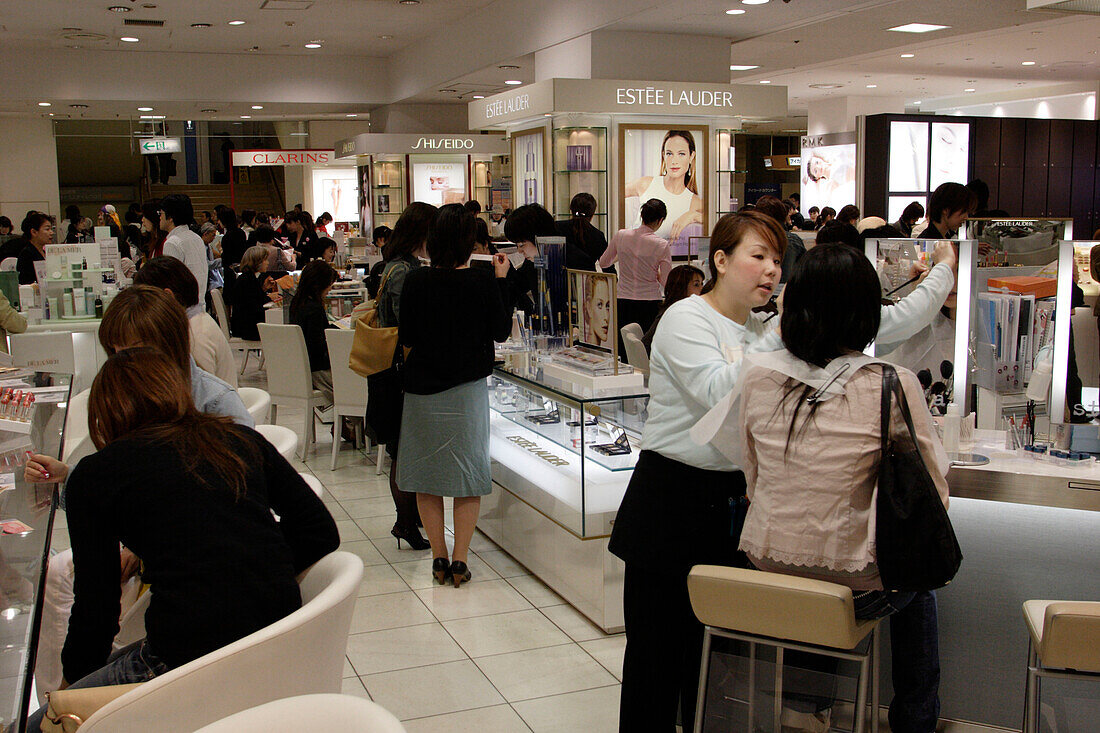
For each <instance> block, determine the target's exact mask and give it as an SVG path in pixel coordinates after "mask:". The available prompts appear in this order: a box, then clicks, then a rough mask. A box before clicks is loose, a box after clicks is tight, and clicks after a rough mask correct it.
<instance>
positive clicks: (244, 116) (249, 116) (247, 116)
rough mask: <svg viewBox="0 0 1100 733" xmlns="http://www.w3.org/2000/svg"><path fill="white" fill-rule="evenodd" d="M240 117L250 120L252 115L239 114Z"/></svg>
mask: <svg viewBox="0 0 1100 733" xmlns="http://www.w3.org/2000/svg"><path fill="white" fill-rule="evenodd" d="M241 119H242V120H251V119H252V115H241Z"/></svg>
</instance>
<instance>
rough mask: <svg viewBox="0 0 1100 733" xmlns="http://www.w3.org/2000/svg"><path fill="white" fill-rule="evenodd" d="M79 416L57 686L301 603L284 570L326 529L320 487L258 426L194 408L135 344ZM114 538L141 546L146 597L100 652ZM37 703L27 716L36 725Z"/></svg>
mask: <svg viewBox="0 0 1100 733" xmlns="http://www.w3.org/2000/svg"><path fill="white" fill-rule="evenodd" d="M88 423H89V429H90V431H91V435H92V440H93V441H94V443H95V446H96V448H97V449H98V450H99V452H98V453H96V454H95V455H92V456H89V457H87V458H85V459H84V460H82V461H81V462H80V465H79V466H77V468H76V470H74V471H73V474H72V477H71V478H70V480H69V484H68V488H67V493H68V510H69V511H68V518H69V536H70V538H71V540H72V546H73V556H74V557H75V558H76V564H77V567H78V568H79V572H78V573H77V575H76V585H75V595H76V601H75V603H74V604H73V609H72V616H71V618H70V619H69V630H68V635H67V636H66V639H65V647H64V650H63V651H62V655H61V656H62V663H63V665H64V673H65V676H64V679H65V680H72V681H73V684H72V685H71V687H73V688H81V687H96V686H102V685H115V684H126V683H131V682H145V681H146V680H149V679H151V678H153V677H156V676H158V675H161V674H164V673H165V672H168V671H170V670H172V669H175V668H177V667H179V666H181V665H184V664H186V663H188V662H190V661H192V660H194V659H197V658H199V657H201V656H203V655H205V654H209V653H211V652H213V651H215V650H217V649H220V648H222V647H224V646H226V645H227V644H231V643H233V642H234V641H237V640H238V639H241V638H244V637H245V636H248V635H249V634H251V633H253V632H255V631H258V630H260V629H262V628H264V627H265V626H268V625H270V624H272V623H274V622H275V621H278V620H279V619H281V618H283V617H285V616H287V615H288V614H291V613H293V612H294V611H295V610H297V609H298V608H300V607H301V605H302V598H301V592H300V590H299V587H298V583H297V580H296V576H297V575H298V574H299V573H301V572H302V571H303V570H305V569H306V568H308V567H309V566H310V565H312V564H313V563H315V562H317V561H318V560H320V559H321V558H322V557H324V556H325V555H327V554H329V553H330V552H333V551H334V550H336V549H337V547H338V546H339V543H340V539H339V535H338V534H337V530H336V523H335V522H334V521H333V519H332V516H331V515H330V514H329V512H328V510H327V509H326V508H325V506H324V504H322V503H321V500H320V499H318V498H317V495H316V494H314V493H313V491H312V490H311V489H310V488H309V486H308V485H307V484H306V483H305V482H304V481H303V480H302V478H301V476H299V475H298V473H297V472H296V471H295V470H294V468H293V467H292V466H291V465H290V464H289V463H287V461H286V459H284V458H283V457H282V456H281V455H279V453H278V451H277V450H276V449H275V448H274V447H273V446H272V445H271V444H270V443H268V442H267V441H266V440H265V439H264V438H263V437H262V436H261V435H259V434H258V433H256V432H255V431H253V430H250V429H248V428H242V427H240V426H237V425H234V424H233V423H232V422H231V421H230V420H229V419H228V418H225V417H217V416H214V415H207V414H204V413H201V412H199V411H198V410H197V409H196V408H195V404H194V403H193V402H192V401H191V390H190V388H189V385H188V383H187V379H186V378H185V376H184V374H182V373H181V371H180V370H179V369H178V368H177V365H176V364H174V363H173V362H172V360H170V359H169V358H168V357H167V356H165V355H164V354H162V353H161V352H159V351H157V350H155V349H151V348H145V347H142V348H134V349H125V350H123V351H120V352H118V353H117V354H115V355H113V356H111V357H110V358H109V359H108V360H107V363H106V364H105V365H104V366H103V369H102V370H101V371H100V373H99V374H98V375H97V376H96V378H95V381H94V382H93V383H92V391H91V397H90V400H89V409H88ZM120 466H125V467H126V470H124V471H120V470H119V467H120ZM272 512H274V513H276V514H278V515H279V517H280V520H279V521H278V522H276V521H275V518H274V517H273V516H272ZM199 527H201V528H202V531H196V528H199ZM120 543H122V544H123V545H125V546H126V547H128V548H130V549H132V550H133V551H134V552H135V553H136V554H137V555H138V556H139V557H141V560H142V564H143V566H144V570H143V573H142V579H143V580H144V581H145V582H147V583H148V584H149V586H150V592H151V593H152V600H151V602H150V604H149V609H148V611H147V612H146V614H145V618H146V629H147V631H148V635H147V637H146V638H145V639H143V640H142V641H140V642H136V643H135V644H133V645H131V646H129V647H126V648H124V649H122V650H120V651H118V652H117V653H115V654H113V655H112V654H111V641H112V639H113V637H114V635H115V633H116V631H117V630H118V613H119V585H118V582H119V555H118V547H119V544H120ZM182 548H185V549H186V551H185V552H183V551H181V549H182ZM63 686H67V685H65V683H63ZM44 713H45V709H42V710H39V711H38V712H37V713H35V714H34V715H32V716H31V717H30V718H29V719H28V724H27V730H30V731H37V730H39V729H40V728H39V726H40V724H41V721H42V718H43V715H44Z"/></svg>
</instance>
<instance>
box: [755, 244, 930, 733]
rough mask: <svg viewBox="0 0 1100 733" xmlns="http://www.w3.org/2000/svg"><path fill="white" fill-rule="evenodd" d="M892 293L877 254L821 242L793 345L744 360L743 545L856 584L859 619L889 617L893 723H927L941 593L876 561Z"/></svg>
mask: <svg viewBox="0 0 1100 733" xmlns="http://www.w3.org/2000/svg"><path fill="white" fill-rule="evenodd" d="M880 295H881V290H880V286H879V281H878V276H877V275H876V273H875V270H874V268H873V267H872V265H871V263H870V262H868V261H867V259H866V258H865V257H864V256H863V254H862V253H861V252H858V251H856V250H854V249H852V248H851V247H847V246H844V245H819V246H818V247H816V248H814V249H812V250H810V251H809V252H807V253H806V254H805V255H804V256H803V257H802V259H801V260H800V261H799V263H798V265H797V266H796V268H795V270H794V273H793V275H792V276H791V279H790V281H789V282H788V283H787V287H786V289H785V290H784V293H783V301H784V302H783V314H782V316H781V323H780V332H781V334H782V338H783V344H784V346H786V349H785V350H784V351H778V352H772V353H769V354H759V355H753V356H751V357H749V358H748V359H747V360H746V363H747V364H749V365H750V366H749V367H748V368H747V369H746V371H745V373H744V377H743V379H744V382H743V391H742V393H741V405H742V409H741V427H742V440H743V445H744V456H743V462H742V463H743V467H744V471H745V481H746V484H747V494H748V497H749V500H750V502H751V503H750V505H749V510H748V514H747V515H746V518H745V525H744V529H743V530H742V532H741V541H740V549H742V550H744V551H745V552H746V553H747V554H748V557H749V559H750V560H751V561H752V563H753V564H754V565H755V566H756V567H758V568H760V569H761V570H766V571H769V572H773V573H785V574H789V575H799V576H803V577H808V578H816V579H820V580H827V581H829V582H832V583H839V584H842V585H847V586H849V587H850V588H852V594H853V597H854V600H855V615H856V618H859V619H872V618H882V617H885V616H890V642H891V653H892V657H893V660H894V664H893V682H894V700H893V702H892V703H891V705H890V727H891V730H893V731H896V732H897V733H903V732H904V733H909V732H918V731H919V732H922V733H927V732H928V731H932V730H935V728H936V720H937V718H938V716H939V698H938V696H937V690H938V687H939V644H938V631H937V623H936V597H935V594H934V593H933V592H931V591H924V592H920V593H908V592H898V591H891V590H888V589H884V588H883V585H882V580H881V578H880V577H879V573H878V567H877V565H876V564H875V497H876V483H877V479H878V466H879V461H880V459H881V453H882V451H881V447H880V437H881V433H882V431H881V427H880V418H881V407H880V405H881V402H880V401H881V396H882V368H881V366H880V365H879V364H878V363H875V362H874V360H872V359H870V358H869V357H865V356H863V354H862V353H861V352H862V351H863V349H864V348H866V346H867V344H869V343H870V342H871V341H872V340H873V339H874V338H875V333H876V332H877V331H878V328H879V315H880ZM845 364H847V368H844V366H845ZM842 369H843V371H841V370H842ZM838 373H839V374H840V375H841V376H840V377H839V378H836V379H835V380H834V379H833V377H834V376H835V375H837V374H838ZM897 373H898V379H899V382H900V383H901V386H902V390H903V392H904V395H905V399H906V402H907V403H908V405H909V410H910V412H911V414H912V417H913V424H914V429H915V433H916V439H917V448H918V450H919V451H920V454H921V456H922V458H923V459H924V464H925V466H926V467H927V468H928V472H929V473H930V474H931V476H932V481H933V483H934V484H935V486H936V489H937V490H938V492H939V495H940V498H941V500H942V501H943V503H944V506H946V505H947V501H948V497H947V480H946V478H945V476H946V475H947V469H948V467H949V463H948V461H947V456H946V454H945V453H944V452H943V447H942V446H941V445H940V442H939V439H938V438H937V437H936V433H935V431H934V429H933V426H932V418H931V415H930V414H929V412H928V407H927V406H926V404H925V400H924V394H923V391H922V389H921V386H920V383H919V382H918V381H917V378H916V376H914V374H913V373H912V372H910V371H909V370H907V369H903V368H901V367H898V368H897ZM831 380H832V383H831V385H830V384H829V383H830V381H831ZM815 393H820V394H819V398H818V399H816V400H810V399H809V398H810V397H811V395H814V394H815ZM889 425H890V440H893V441H902V442H903V443H908V442H909V433H908V430H907V428H906V426H905V421H904V419H903V417H902V413H901V409H900V407H899V406H898V404H897V402H896V401H894V402H893V403H892V415H891V418H890V423H889ZM791 697H792V696H786V695H785V697H784V705H785V707H788V708H793V710H794V711H795V712H798V713H802V714H804V715H816V716H817V717H818V718H819V721H820V722H825V721H827V719H828V713H827V710H828V708H829V705H830V701H829V700H828V699H826V700H824V701H822V700H812V702H813V703H816V704H815V705H814V706H813V707H811V708H810V709H808V710H801V709H800V708H799V702H803V703H804V702H805V701H804V700H803V701H799V700H797V699H795V700H792V699H791ZM822 718H824V720H822Z"/></svg>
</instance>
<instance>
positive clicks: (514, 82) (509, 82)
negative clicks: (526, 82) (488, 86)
mask: <svg viewBox="0 0 1100 733" xmlns="http://www.w3.org/2000/svg"><path fill="white" fill-rule="evenodd" d="M504 83H505V84H507V85H508V86H510V87H514V86H516V85H517V84H522V83H523V82H522V81H520V80H519V79H508V80H506V81H505V82H504Z"/></svg>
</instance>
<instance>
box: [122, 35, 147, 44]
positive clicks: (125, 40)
mask: <svg viewBox="0 0 1100 733" xmlns="http://www.w3.org/2000/svg"><path fill="white" fill-rule="evenodd" d="M118 40H120V41H122V42H123V43H137V42H138V41H140V40H141V39H140V38H134V37H133V36H123V37H122V38H120V39H118Z"/></svg>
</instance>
